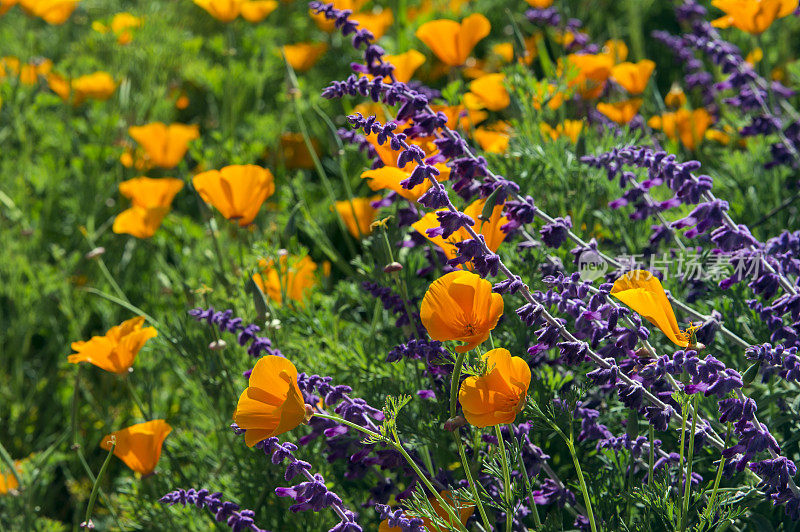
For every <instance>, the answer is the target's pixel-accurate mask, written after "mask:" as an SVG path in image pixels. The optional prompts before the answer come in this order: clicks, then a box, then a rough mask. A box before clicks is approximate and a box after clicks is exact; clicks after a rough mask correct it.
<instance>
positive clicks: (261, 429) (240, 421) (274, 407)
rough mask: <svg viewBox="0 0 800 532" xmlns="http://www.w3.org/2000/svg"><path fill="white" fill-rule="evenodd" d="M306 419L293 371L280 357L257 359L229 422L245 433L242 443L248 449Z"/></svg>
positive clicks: (272, 356) (303, 404)
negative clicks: (231, 421)
mask: <svg viewBox="0 0 800 532" xmlns="http://www.w3.org/2000/svg"><path fill="white" fill-rule="evenodd" d="M306 420H307V418H306V405H305V402H304V401H303V394H302V393H300V387H299V386H298V385H297V368H295V367H294V364H292V363H291V362H290V361H289V360H288V359H286V358H283V357H279V356H274V355H268V356H265V357H261V358H260V359H259V360H258V362H256V365H255V367H254V368H253V371H252V373H250V380H249V382H248V386H247V388H246V389H245V390H244V391H243V392H242V395H241V396H239V403H238V404H237V405H236V411H235V412H234V413H233V421H234V422H235V423H236V424H237V425H239V428H241V429H244V430H246V431H247V432H245V433H244V442H245V443H246V444H247V446H248V447H252V446H253V445H255V444H257V443H258V442H260V441H261V440H265V439H267V438H271V437H272V436H279V435H281V434H283V433H284V432H288V431H290V430H292V429H294V428H295V427H297V426H298V425H300V424H301V423H303V422H304V421H306Z"/></svg>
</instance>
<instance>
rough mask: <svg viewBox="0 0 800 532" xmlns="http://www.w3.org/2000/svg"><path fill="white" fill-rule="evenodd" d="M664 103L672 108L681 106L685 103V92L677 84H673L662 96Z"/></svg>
mask: <svg viewBox="0 0 800 532" xmlns="http://www.w3.org/2000/svg"><path fill="white" fill-rule="evenodd" d="M664 103H665V104H666V106H667V107H670V108H672V109H678V108H680V107H683V106H684V105H685V104H686V93H684V92H683V89H681V88H680V87H679V86H677V85H673V86H672V87H671V88H670V89H669V92H668V93H667V95H666V96H664Z"/></svg>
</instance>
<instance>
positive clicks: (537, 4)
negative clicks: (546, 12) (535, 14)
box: [525, 0, 553, 9]
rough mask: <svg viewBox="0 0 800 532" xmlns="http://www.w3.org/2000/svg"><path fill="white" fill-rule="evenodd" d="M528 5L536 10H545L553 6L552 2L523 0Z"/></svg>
mask: <svg viewBox="0 0 800 532" xmlns="http://www.w3.org/2000/svg"><path fill="white" fill-rule="evenodd" d="M525 1H526V2H528V5H529V6H531V7H535V8H536V9H547V8H548V7H550V6H552V5H553V0H525Z"/></svg>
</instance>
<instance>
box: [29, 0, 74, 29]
mask: <svg viewBox="0 0 800 532" xmlns="http://www.w3.org/2000/svg"><path fill="white" fill-rule="evenodd" d="M78 2H79V0H20V2H19V5H20V6H22V8H23V9H24V10H25V11H27V12H28V13H30V14H31V15H34V16H36V17H39V18H41V19H42V20H44V21H45V22H47V23H48V24H50V25H53V26H58V25H61V24H63V23H65V22H66V21H67V19H69V17H70V15H72V12H73V11H75V8H76V7H78Z"/></svg>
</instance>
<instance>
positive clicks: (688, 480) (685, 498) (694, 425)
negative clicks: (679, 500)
mask: <svg viewBox="0 0 800 532" xmlns="http://www.w3.org/2000/svg"><path fill="white" fill-rule="evenodd" d="M692 411H693V412H694V414H693V415H692V432H691V434H689V453H688V455H687V456H686V482H685V484H686V485H685V486H684V488H683V510H681V532H684V531H685V530H686V525H687V523H686V522H687V520H688V516H689V494H690V492H691V488H692V458H693V457H694V431H695V429H696V428H697V395H695V396H694V398H692Z"/></svg>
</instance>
